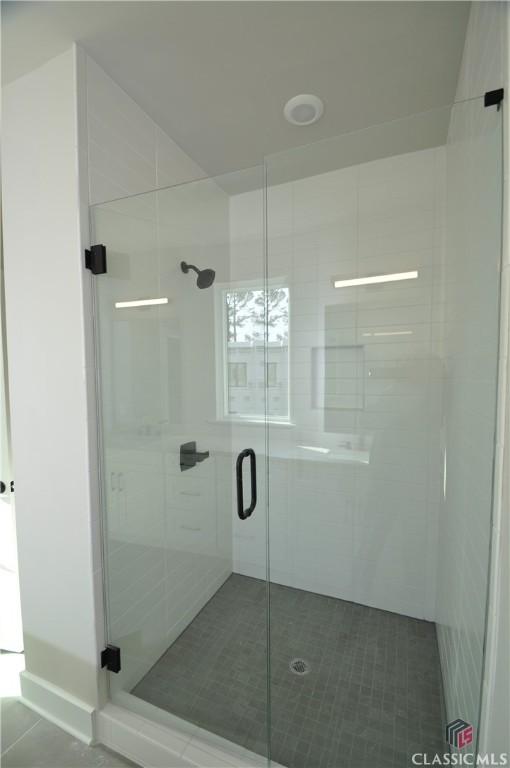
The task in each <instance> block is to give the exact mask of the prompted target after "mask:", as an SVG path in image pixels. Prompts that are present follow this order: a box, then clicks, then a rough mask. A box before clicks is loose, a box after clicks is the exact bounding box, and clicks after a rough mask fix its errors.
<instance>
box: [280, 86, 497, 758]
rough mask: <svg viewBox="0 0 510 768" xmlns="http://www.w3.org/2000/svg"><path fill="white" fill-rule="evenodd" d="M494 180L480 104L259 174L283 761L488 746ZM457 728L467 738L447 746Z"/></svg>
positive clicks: (419, 118) (394, 126) (490, 111)
mask: <svg viewBox="0 0 510 768" xmlns="http://www.w3.org/2000/svg"><path fill="white" fill-rule="evenodd" d="M501 169H502V154H501V111H498V109H497V107H496V106H493V107H490V108H485V107H484V103H483V98H480V99H476V100H472V101H470V102H466V103H461V104H455V105H453V106H452V107H448V108H446V109H441V110H436V111H434V112H430V113H424V114H421V115H414V116H412V117H409V118H405V119H403V120H397V121H394V122H392V123H390V124H386V125H379V126H375V127H373V128H369V129H367V130H363V131H358V132H355V133H352V134H346V135H344V136H339V137H337V138H335V139H331V140H326V141H323V142H318V143H317V144H312V145H308V146H305V147H300V148H298V149H294V150H290V151H288V152H283V153H280V154H278V155H274V156H271V157H269V158H267V159H266V175H267V195H266V197H267V211H266V221H267V276H268V286H270V285H271V284H272V285H273V286H274V287H275V288H277V289H278V290H279V291H280V292H284V294H285V297H286V299H285V305H284V307H283V306H282V304H281V303H280V309H279V319H278V321H277V323H276V325H275V328H277V331H276V336H277V337H278V339H279V344H278V343H277V340H276V336H275V337H274V338H273V339H272V340H271V338H270V334H271V331H272V329H271V328H269V329H268V360H269V361H270V362H269V363H268V364H269V365H270V366H271V365H272V364H274V370H269V371H268V390H267V397H268V462H269V469H268V478H269V540H270V547H269V552H270V627H271V634H270V660H271V729H270V740H271V757H272V759H273V760H275V761H277V762H278V763H281V764H283V765H286V766H290V767H291V768H311V766H326V767H327V768H337V767H338V766H345V767H346V768H358V767H359V766H364V767H366V768H376V767H377V768H381V767H382V766H388V767H389V768H407V766H408V765H411V764H412V756H413V754H415V753H418V755H419V756H418V758H417V759H416V762H417V763H420V762H423V753H425V752H426V753H427V755H428V756H429V759H430V760H432V757H433V756H434V755H435V754H436V753H439V754H441V755H442V754H443V753H445V752H449V751H450V750H452V751H463V752H464V753H465V752H472V751H474V749H475V743H476V738H477V733H478V725H479V710H480V700H481V680H482V676H483V663H484V660H483V653H484V651H483V649H484V642H485V641H484V638H485V612H486V607H487V586H488V568H489V551H490V547H489V542H490V536H491V512H492V496H491V493H492V462H493V456H494V436H495V397H496V383H497V355H498V319H499V315H498V307H499V275H500V256H501V239H500V238H501V199H502V198H501V195H502V186H501ZM275 303H277V301H276V299H275ZM268 304H269V306H271V300H269V301H268ZM268 317H269V315H268ZM284 328H285V330H284ZM273 354H274V356H275V357H274V360H273V358H272V355H273ZM282 402H285V403H286V408H285V410H283V409H282V411H280V413H279V416H278V419H273V417H272V416H271V415H270V413H271V411H270V409H271V408H272V407H273V406H274V407H276V406H277V405H279V404H280V405H281V403H282ZM443 683H444V687H443ZM443 701H444V702H445V708H446V714H445V717H446V720H444V717H443V706H444V705H443ZM450 721H451V722H455V723H456V725H455V728H458V727H459V722H460V723H461V727H462V728H464V729H465V732H466V734H469V733H471V735H472V736H473V739H472V740H469V741H468V740H466V741H465V742H464V743H463V745H460V747H459V744H456V743H455V742H454V740H453V739H451V740H450V743H448V742H447V741H446V738H445V733H446V728H445V726H446V724H447V722H450ZM455 728H454V729H453V730H454V731H455ZM470 728H471V731H470V730H469V729H470ZM420 755H421V757H420Z"/></svg>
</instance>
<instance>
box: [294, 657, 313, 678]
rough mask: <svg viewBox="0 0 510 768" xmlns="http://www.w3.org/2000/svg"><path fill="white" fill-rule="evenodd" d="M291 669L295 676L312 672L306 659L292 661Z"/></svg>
mask: <svg viewBox="0 0 510 768" xmlns="http://www.w3.org/2000/svg"><path fill="white" fill-rule="evenodd" d="M289 669H290V671H291V672H292V673H293V674H295V675H307V674H308V673H309V671H310V665H309V663H308V662H307V661H305V660H304V659H292V661H291V662H290V664H289Z"/></svg>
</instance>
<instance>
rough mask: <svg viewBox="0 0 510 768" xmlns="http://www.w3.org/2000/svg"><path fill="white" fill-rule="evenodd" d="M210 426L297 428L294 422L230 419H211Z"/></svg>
mask: <svg viewBox="0 0 510 768" xmlns="http://www.w3.org/2000/svg"><path fill="white" fill-rule="evenodd" d="M209 423H210V424H224V425H227V424H235V425H236V426H240V425H241V424H242V425H243V426H247V427H264V426H265V425H266V424H268V425H269V426H271V427H281V428H282V429H294V427H295V426H296V425H295V423H294V422H293V421H280V420H276V419H235V418H233V419H229V418H226V417H225V418H223V419H211V420H210V421H209Z"/></svg>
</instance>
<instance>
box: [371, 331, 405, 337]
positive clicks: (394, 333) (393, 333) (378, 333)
mask: <svg viewBox="0 0 510 768" xmlns="http://www.w3.org/2000/svg"><path fill="white" fill-rule="evenodd" d="M412 335H413V332H412V331H375V333H364V334H363V336H412Z"/></svg>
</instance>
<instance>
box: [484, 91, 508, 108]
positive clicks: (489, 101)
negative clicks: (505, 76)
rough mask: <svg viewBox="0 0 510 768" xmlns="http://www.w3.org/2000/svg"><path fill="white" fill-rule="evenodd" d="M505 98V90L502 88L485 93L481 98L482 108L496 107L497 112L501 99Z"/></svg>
mask: <svg viewBox="0 0 510 768" xmlns="http://www.w3.org/2000/svg"><path fill="white" fill-rule="evenodd" d="M504 96H505V89H504V88H496V90H495V91H487V93H486V94H485V96H484V97H483V106H484V107H494V106H497V108H498V110H499V108H500V106H501V102H502V101H503V98H504Z"/></svg>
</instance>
